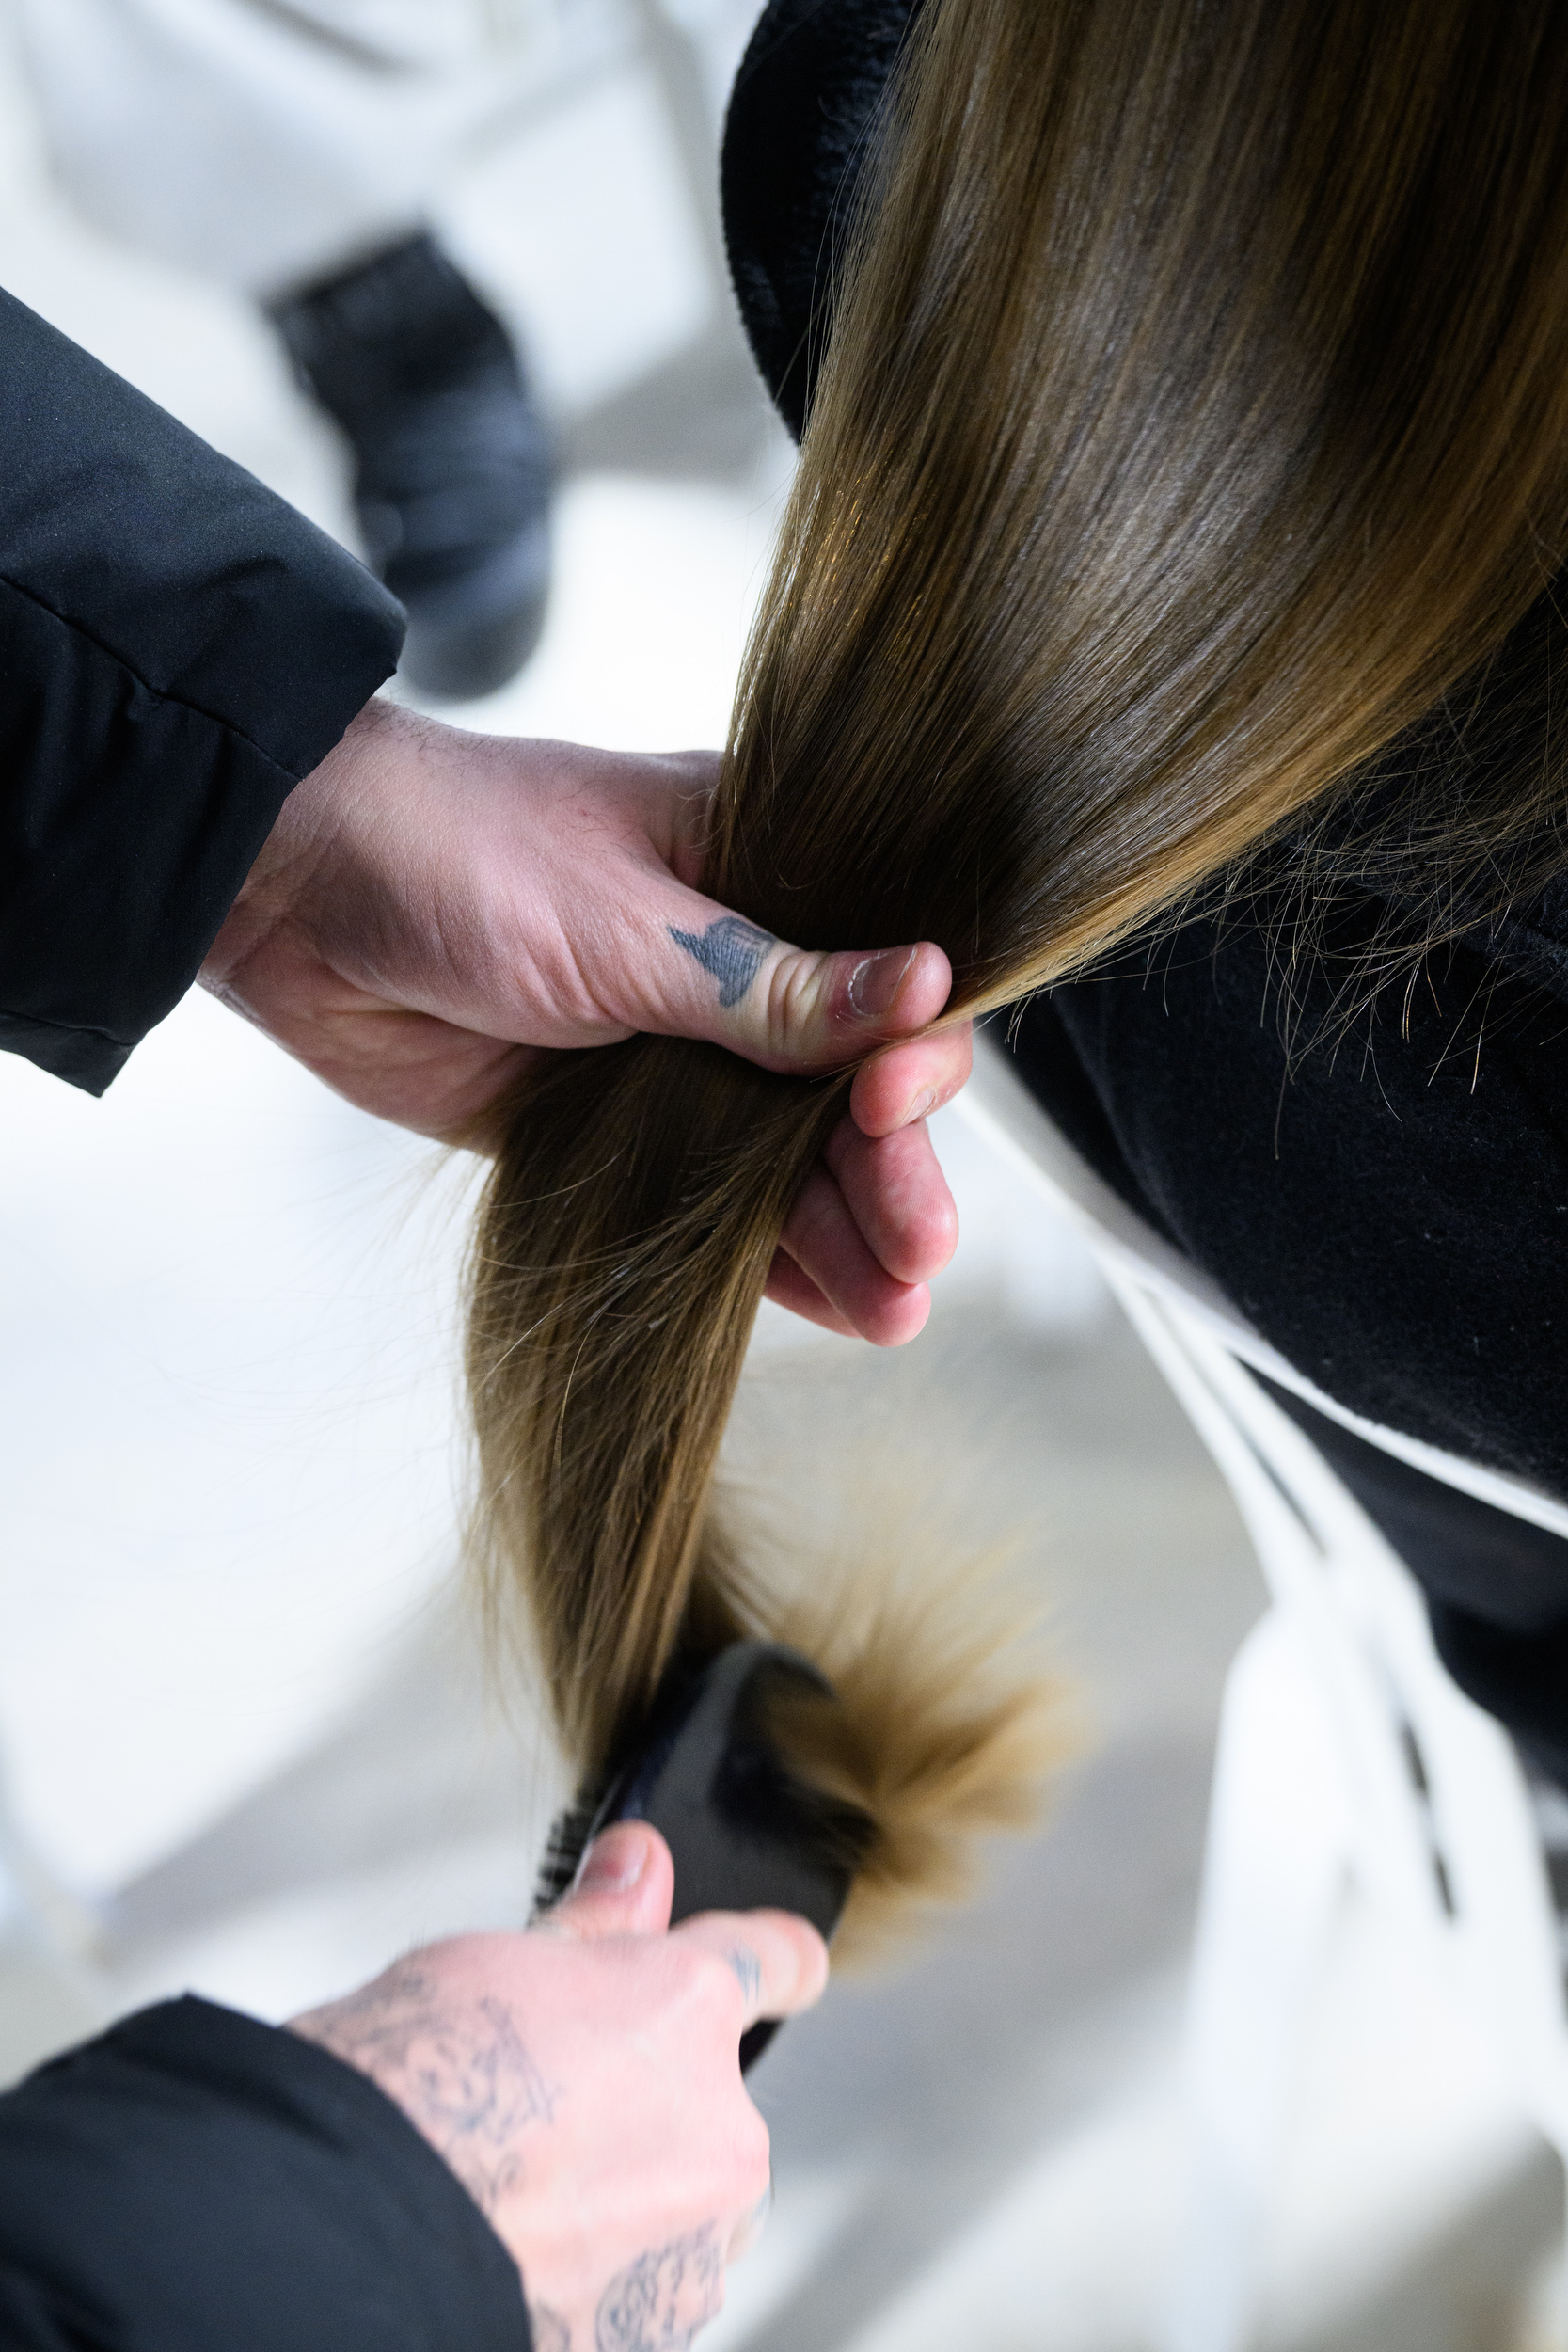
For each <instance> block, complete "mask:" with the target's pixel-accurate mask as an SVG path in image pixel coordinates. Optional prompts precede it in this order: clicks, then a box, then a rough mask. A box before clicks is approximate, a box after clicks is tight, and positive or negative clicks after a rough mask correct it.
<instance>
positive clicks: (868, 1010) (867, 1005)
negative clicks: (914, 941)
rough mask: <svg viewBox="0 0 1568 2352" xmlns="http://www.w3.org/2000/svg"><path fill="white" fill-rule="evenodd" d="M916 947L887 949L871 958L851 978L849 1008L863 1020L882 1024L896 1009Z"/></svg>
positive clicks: (852, 973)
mask: <svg viewBox="0 0 1568 2352" xmlns="http://www.w3.org/2000/svg"><path fill="white" fill-rule="evenodd" d="M915 954H916V950H915V949H914V948H913V947H884V948H883V950H882V952H881V954H880V955H879V956H867V957H866V959H865V961H864V962H863V963H857V964H856V966H855V968H854V970H853V971H852V972H851V973H850V975H849V1005H850V1009H851V1010H852V1011H853V1012H855V1013H857V1014H858V1015H859V1016H860V1018H861V1020H863V1021H879V1020H880V1019H881V1018H882V1015H883V1014H884V1013H885V1012H890V1011H891V1010H892V1009H893V1000H894V998H895V996H896V995H897V993H898V983H899V981H900V980H901V979H902V978H903V977H904V975H905V973H906V972H907V971H908V970H909V968H910V966H911V963H912V962H913V961H914V959H915Z"/></svg>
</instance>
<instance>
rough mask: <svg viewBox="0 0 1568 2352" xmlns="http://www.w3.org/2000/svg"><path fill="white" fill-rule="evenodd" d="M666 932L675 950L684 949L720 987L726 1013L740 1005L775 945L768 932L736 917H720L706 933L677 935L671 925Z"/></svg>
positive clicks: (679, 932) (723, 915) (736, 915)
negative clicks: (668, 933) (732, 1007)
mask: <svg viewBox="0 0 1568 2352" xmlns="http://www.w3.org/2000/svg"><path fill="white" fill-rule="evenodd" d="M667 928H668V930H669V932H670V936H671V938H672V939H673V941H674V943H675V945H676V946H677V947H684V948H685V949H686V952H687V954H688V955H689V957H690V958H691V960H692V961H693V962H694V963H700V964H701V965H702V967H703V970H704V971H705V972H711V973H712V975H713V977H714V978H715V979H716V980H717V981H718V983H719V1002H720V1003H721V1005H722V1006H723V1007H724V1008H725V1009H726V1010H727V1009H729V1007H730V1006H731V1005H738V1004H739V1002H740V1000H741V998H742V997H743V996H744V995H745V993H746V991H747V990H748V989H749V988H750V987H751V985H752V981H753V980H754V979H755V978H756V976H757V972H758V969H759V967H760V966H761V963H762V960H763V958H764V957H765V956H766V955H767V953H768V949H769V947H774V946H777V945H778V942H777V941H776V940H775V938H774V937H773V934H772V932H771V931H765V930H760V929H759V928H758V926H757V925H756V924H755V923H748V922H747V921H746V920H745V918H744V916H742V915H739V914H721V916H720V918H719V920H718V922H717V923H710V924H709V925H708V927H707V929H706V930H705V931H678V930H676V929H675V927H674V925H673V923H672V924H670V925H669V926H668V927H667Z"/></svg>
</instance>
